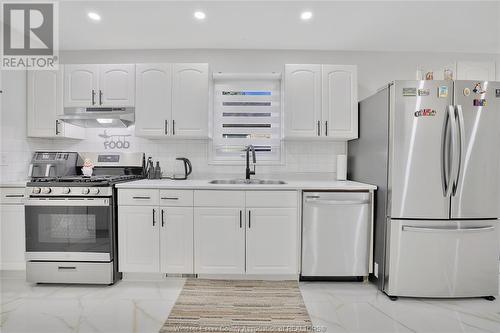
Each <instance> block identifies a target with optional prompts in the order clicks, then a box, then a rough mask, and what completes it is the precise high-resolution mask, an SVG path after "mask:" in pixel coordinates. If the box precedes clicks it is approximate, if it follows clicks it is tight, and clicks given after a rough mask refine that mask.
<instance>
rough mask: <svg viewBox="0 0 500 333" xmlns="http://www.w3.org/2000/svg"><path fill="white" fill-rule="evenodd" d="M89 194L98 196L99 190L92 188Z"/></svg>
mask: <svg viewBox="0 0 500 333" xmlns="http://www.w3.org/2000/svg"><path fill="white" fill-rule="evenodd" d="M90 193H91V194H99V189H98V188H95V187H94V188H92V189H90Z"/></svg>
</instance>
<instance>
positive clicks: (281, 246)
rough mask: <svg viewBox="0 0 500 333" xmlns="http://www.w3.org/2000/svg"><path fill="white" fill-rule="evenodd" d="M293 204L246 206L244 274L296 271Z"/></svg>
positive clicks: (296, 244) (296, 238)
mask: <svg viewBox="0 0 500 333" xmlns="http://www.w3.org/2000/svg"><path fill="white" fill-rule="evenodd" d="M297 224H298V223H297V209H295V208H249V209H247V233H246V237H247V238H246V266H247V267H246V272H247V274H298V257H299V254H298V253H299V252H298V227H297Z"/></svg>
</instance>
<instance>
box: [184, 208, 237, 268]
mask: <svg viewBox="0 0 500 333" xmlns="http://www.w3.org/2000/svg"><path fill="white" fill-rule="evenodd" d="M243 210H244V209H243V208H221V207H209V208H206V207H203V208H198V207H196V208H195V209H194V224H195V272H196V273H197V274H244V273H245V226H244V221H243Z"/></svg>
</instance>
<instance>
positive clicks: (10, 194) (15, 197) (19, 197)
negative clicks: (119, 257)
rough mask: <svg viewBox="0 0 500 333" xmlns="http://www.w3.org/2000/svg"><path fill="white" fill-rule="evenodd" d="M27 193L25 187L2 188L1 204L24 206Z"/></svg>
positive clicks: (0, 189)
mask: <svg viewBox="0 0 500 333" xmlns="http://www.w3.org/2000/svg"><path fill="white" fill-rule="evenodd" d="M25 191H26V189H25V188H24V187H2V188H0V203H2V204H21V205H22V204H23V203H24V197H25V194H24V193H25Z"/></svg>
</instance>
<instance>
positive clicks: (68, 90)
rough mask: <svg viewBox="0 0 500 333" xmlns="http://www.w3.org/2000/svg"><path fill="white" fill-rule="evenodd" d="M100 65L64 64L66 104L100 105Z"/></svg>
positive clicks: (75, 105) (79, 105)
mask: <svg viewBox="0 0 500 333" xmlns="http://www.w3.org/2000/svg"><path fill="white" fill-rule="evenodd" d="M98 87H99V65H65V66H64V106H65V107H92V106H98V96H97V94H98V93H99V91H98V90H99V88H98Z"/></svg>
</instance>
